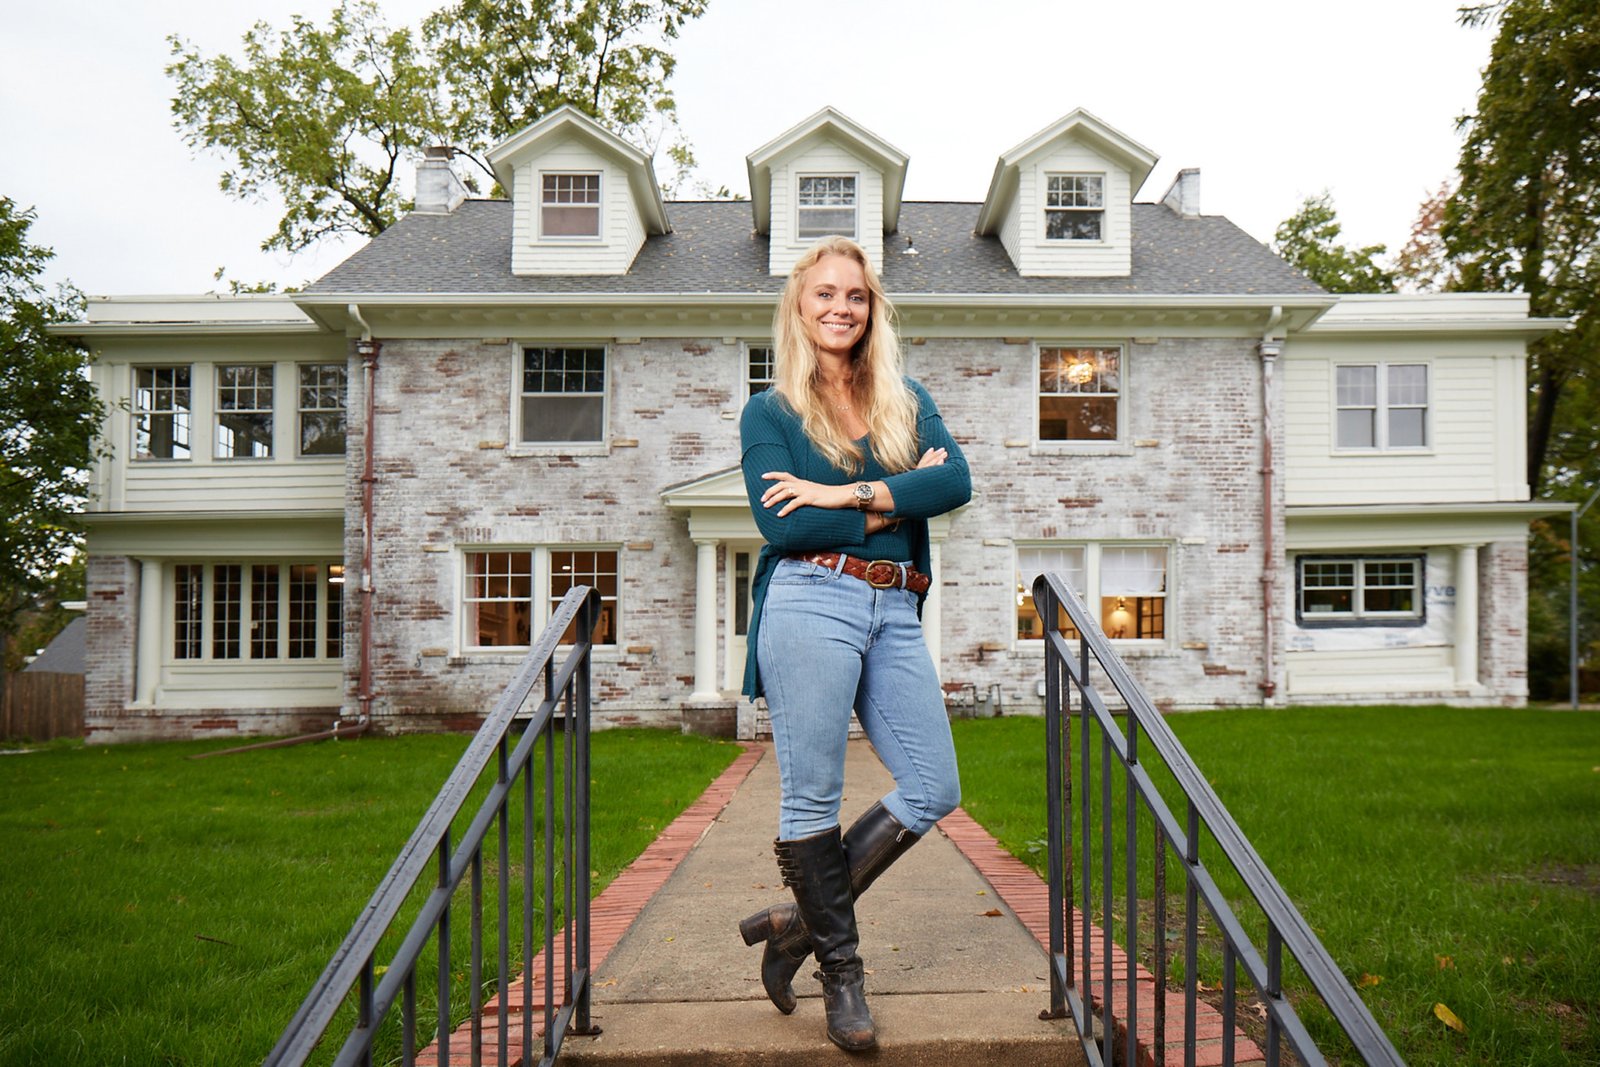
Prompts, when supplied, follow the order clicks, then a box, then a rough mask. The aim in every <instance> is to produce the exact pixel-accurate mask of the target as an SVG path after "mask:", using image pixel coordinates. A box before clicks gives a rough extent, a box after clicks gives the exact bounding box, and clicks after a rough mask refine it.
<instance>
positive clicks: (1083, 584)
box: [1016, 542, 1167, 641]
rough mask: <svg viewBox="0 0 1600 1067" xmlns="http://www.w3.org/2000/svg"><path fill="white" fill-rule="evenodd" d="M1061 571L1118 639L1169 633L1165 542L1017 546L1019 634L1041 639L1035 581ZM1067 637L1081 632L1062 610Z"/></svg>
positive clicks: (1151, 638) (1061, 623)
mask: <svg viewBox="0 0 1600 1067" xmlns="http://www.w3.org/2000/svg"><path fill="white" fill-rule="evenodd" d="M1046 571H1049V572H1052V573H1055V574H1059V575H1060V576H1061V577H1062V579H1063V580H1064V581H1065V582H1066V584H1067V585H1068V586H1069V587H1070V588H1071V589H1072V591H1073V592H1075V593H1077V594H1078V596H1079V597H1080V598H1081V599H1082V600H1083V602H1084V604H1085V606H1087V607H1088V608H1089V609H1090V610H1092V611H1098V614H1099V622H1100V628H1101V629H1102V630H1103V631H1105V634H1106V636H1107V637H1109V638H1111V639H1112V640H1114V641H1158V640H1165V638H1166V636H1167V622H1166V619H1167V546H1166V545H1163V544H1157V545H1151V544H1100V543H1096V542H1088V543H1080V544H1067V543H1055V544H1033V545H1025V544H1019V545H1018V546H1017V566H1016V612H1017V615H1016V620H1017V629H1016V638H1017V640H1018V641H1038V640H1042V639H1043V637H1044V629H1043V623H1042V622H1041V620H1040V619H1039V614H1038V611H1037V609H1036V608H1035V607H1034V602H1033V583H1034V579H1036V578H1038V577H1039V575H1040V574H1043V573H1045V572H1046ZM1056 626H1057V629H1058V630H1060V632H1061V634H1062V635H1063V636H1064V637H1068V638H1072V637H1076V636H1078V632H1077V630H1076V629H1075V628H1074V627H1073V626H1072V624H1071V622H1070V621H1069V620H1068V618H1067V615H1066V612H1065V611H1062V612H1061V613H1060V614H1059V617H1058V618H1057V620H1056Z"/></svg>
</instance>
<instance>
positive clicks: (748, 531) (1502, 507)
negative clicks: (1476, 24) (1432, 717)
mask: <svg viewBox="0 0 1600 1067" xmlns="http://www.w3.org/2000/svg"><path fill="white" fill-rule="evenodd" d="M490 160H491V162H492V165H493V166H494V168H495V171H496V175H497V177H498V178H499V181H500V184H501V186H502V187H503V188H504V189H505V190H507V191H508V194H509V196H508V198H507V199H502V200H482V199H466V198H465V197H464V194H463V192H462V190H461V188H460V185H459V183H458V182H457V180H456V178H455V175H454V173H453V171H452V170H451V166H452V164H451V162H450V161H449V160H448V159H447V158H444V156H443V155H442V154H437V155H435V156H434V157H432V158H430V159H428V160H427V161H425V162H424V164H423V166H422V167H421V168H420V169H419V174H418V199H417V208H416V210H415V211H414V212H413V213H412V214H410V215H409V216H407V217H406V218H404V219H402V220H401V221H400V222H399V223H397V224H396V225H395V226H393V227H392V228H390V229H389V230H387V231H386V232H384V233H383V234H382V235H381V236H380V237H378V238H376V239H374V240H373V241H372V242H371V243H370V244H368V245H367V246H366V247H364V248H363V249H361V250H360V251H359V252H357V253H356V254H355V255H353V256H352V257H350V259H348V260H347V261H346V262H344V263H343V264H341V265H340V266H338V267H337V268H335V269H334V270H332V271H331V272H329V273H328V274H327V275H326V276H325V277H323V278H321V279H320V280H318V281H317V282H316V283H315V284H313V285H311V286H310V287H309V288H307V289H306V290H305V291H303V292H300V293H297V294H294V295H293V296H290V297H278V296H271V297H236V298H232V297H215V296H208V297H172V298H148V297H141V298H127V299H119V298H100V299H95V300H92V301H91V302H90V308H89V313H88V316H87V321H85V322H83V323H75V324H69V325H67V326H63V327H61V328H60V329H61V331H62V332H64V333H69V334H73V335H77V336H82V337H84V338H85V339H86V340H88V341H89V342H90V343H91V345H92V346H93V348H94V350H95V352H96V356H97V363H96V365H95V369H94V375H95V380H96V382H97V383H98V385H99V387H100V389H101V391H102V393H103V395H104V396H105V397H106V399H108V400H111V401H113V402H116V406H114V407H113V408H112V413H111V415H110V419H109V423H108V426H107V440H108V441H109V443H110V445H111V446H112V454H111V455H110V456H109V457H108V458H107V459H106V460H105V461H104V462H103V463H102V464H101V465H100V467H99V468H98V470H97V471H96V479H95V489H94V496H93V501H92V503H91V505H90V515H89V531H90V532H89V541H88V544H89V553H90V565H89V600H90V609H89V614H88V625H89V637H88V645H89V670H88V686H87V690H88V695H87V706H88V713H87V714H88V723H89V728H90V730H91V738H92V739H95V740H108V739H120V738H138V737H151V736H195V735H205V734H212V733H241V734H249V733H266V732H276V733H281V732H289V731H293V730H297V729H301V728H321V727H326V726H327V725H329V723H330V722H331V721H332V720H333V719H334V718H335V717H338V716H344V717H354V716H359V715H370V717H371V719H372V721H373V723H374V724H375V725H376V726H378V727H380V728H383V729H392V730H401V729H415V728H426V727H433V726H438V725H457V724H464V723H469V722H471V721H473V720H475V718H476V717H477V716H478V715H480V714H481V713H482V712H483V711H484V710H485V708H486V707H487V706H488V704H489V702H490V701H491V700H492V699H493V697H494V695H495V694H496V693H497V692H498V690H499V689H500V687H501V686H502V685H503V684H504V683H505V681H506V680H507V678H508V676H509V674H510V672H511V670H512V667H513V665H514V664H515V663H516V662H517V660H518V656H519V654H518V650H519V648H520V647H521V646H524V645H526V644H527V643H528V641H529V640H530V635H532V634H536V633H538V632H539V630H540V628H541V626H542V625H543V623H544V621H545V619H546V618H547V616H548V614H549V611H550V605H551V603H552V602H553V601H554V600H557V599H559V597H560V596H561V594H562V592H563V591H564V590H565V589H566V588H567V587H568V586H569V585H571V584H572V583H574V582H582V583H587V584H593V585H597V586H598V587H599V588H600V590H601V591H602V593H603V595H604V597H605V603H606V613H605V618H604V620H603V622H602V625H601V628H600V634H599V636H600V640H601V642H602V644H601V647H600V648H599V650H598V651H597V652H596V655H595V659H596V664H595V680H596V686H597V696H598V698H599V706H600V713H601V716H602V718H603V719H604V720H605V721H609V722H630V721H637V722H647V723H673V724H682V725H684V726H685V727H686V728H690V729H699V730H709V731H717V732H731V731H732V730H733V729H734V724H735V719H736V710H737V709H738V708H739V705H740V701H739V698H738V696H737V689H738V680H739V678H740V676H741V673H742V666H743V662H744V657H745V655H746V650H745V647H744V632H745V627H746V623H747V615H748V583H749V577H750V573H751V569H752V562H753V557H754V555H755V553H756V551H757V550H758V548H759V536H758V534H757V532H756V528H755V525H754V523H753V522H752V521H751V519H750V517H749V514H748V510H747V505H746V502H745V499H744V491H743V487H742V484H741V481H740V479H739V477H738V474H737V470H736V466H737V464H738V461H739V447H738V421H737V420H738V414H739V411H740V408H741V406H742V405H743V403H744V402H745V400H746V398H747V397H748V396H749V395H750V393H751V392H752V391H754V390H759V389H762V388H765V387H766V385H767V382H768V379H769V375H770V350H769V348H768V345H769V343H770V339H771V335H770V328H771V327H770V323H771V317H772V311H773V308H774V306H775V303H776V297H777V294H778V292H779V290H780V289H781V287H782V285H783V281H784V277H785V274H786V272H787V270H788V267H789V265H790V264H791V263H792V262H793V261H794V259H795V258H796V257H797V256H798V255H799V253H800V252H801V251H802V250H803V249H804V248H805V247H806V246H807V245H808V244H809V243H810V242H811V241H812V240H813V239H814V238H815V237H817V236H820V235H822V234H826V233H836V232H842V233H846V234H850V235H852V236H854V237H855V238H856V239H857V240H858V241H860V242H861V243H862V244H863V245H864V246H865V247H866V248H867V250H868V252H869V254H870V256H871V257H872V259H873V261H874V263H875V264H877V265H878V267H879V269H880V270H881V273H882V276H883V279H884V283H885V285H886V287H887V288H888V290H889V292H890V294H891V295H892V297H893V298H894V299H895V301H896V302H897V304H898V307H899V311H900V317H901V321H900V325H901V332H902V335H903V337H904V340H905V351H906V357H907V365H908V369H909V372H910V373H911V374H912V375H914V376H915V377H917V378H919V379H920V380H921V381H923V382H924V383H925V384H926V385H927V386H928V388H929V389H930V390H931V392H932V394H933V396H934V397H935V398H936V399H937V401H938V402H939V404H940V405H941V407H942V409H943V412H944V416H945V420H946V422H947V423H948V424H949V426H950V428H951V430H952V432H953V433H954V434H955V435H956V437H957V438H958V439H959V440H960V441H961V443H962V447H963V448H964V449H965V451H966V454H967V457H968V460H969V462H970V464H971V467H972V471H973V481H974V487H975V492H974V499H973V501H972V503H971V504H969V505H968V506H967V507H966V508H964V509H962V510H961V511H960V512H958V513H956V514H954V515H951V516H946V517H945V518H943V519H941V520H939V521H937V522H935V523H934V525H933V535H934V539H935V540H934V555H933V568H934V572H935V575H934V577H935V584H934V589H933V592H932V594H931V595H930V597H929V600H928V603H927V605H926V612H925V615H924V625H925V627H926V630H927V634H928V640H929V644H930V646H931V647H932V649H933V652H934V655H935V660H936V662H937V663H938V665H939V670H940V672H941V675H942V677H943V679H944V682H945V685H946V688H947V690H948V691H949V692H950V698H951V702H952V704H953V705H960V706H970V707H973V708H974V709H975V710H977V711H979V712H983V711H996V710H1000V709H1002V708H1003V709H1004V710H1006V711H1008V712H1009V711H1014V710H1026V709H1036V708H1037V707H1038V706H1039V702H1040V701H1039V687H1040V685H1041V684H1042V642H1041V640H1040V637H1039V634H1040V630H1039V624H1038V622H1037V620H1036V618H1035V617H1034V615H1033V610H1032V604H1031V600H1030V598H1029V594H1028V591H1029V588H1030V585H1031V581H1032V578H1033V576H1034V575H1035V574H1037V573H1038V572H1039V571H1040V570H1042V569H1050V570H1056V571H1060V572H1062V573H1063V574H1065V575H1067V576H1068V578H1069V579H1070V580H1071V581H1072V582H1073V583H1074V585H1075V586H1076V588H1077V589H1078V590H1079V591H1080V592H1081V593H1082V595H1083V596H1084V597H1085V598H1086V600H1087V602H1088V603H1089V604H1090V605H1091V606H1093V607H1094V608H1095V609H1097V610H1098V611H1099V613H1100V618H1101V621H1102V624H1103V625H1104V627H1105V629H1106V631H1107V633H1108V634H1109V635H1110V636H1111V637H1112V638H1113V640H1114V641H1115V643H1116V644H1117V646H1118V647H1119V648H1121V649H1122V651H1123V652H1124V654H1125V655H1126V656H1127V657H1128V658H1129V659H1130V661H1131V663H1132V664H1133V669H1134V671H1135V673H1136V675H1137V676H1138V677H1139V679H1140V680H1141V681H1142V682H1143V684H1144V685H1145V687H1146V688H1147V689H1148V691H1149V692H1150V694H1151V695H1152V697H1153V698H1154V699H1155V700H1156V701H1157V702H1158V703H1159V704H1161V705H1163V706H1170V707H1179V708H1190V707H1210V706H1218V705H1240V704H1262V703H1266V704H1284V703H1296V702H1300V703H1307V702H1314V703H1324V702H1331V701H1376V700H1385V701H1390V700H1393V701H1449V702H1454V703H1475V704H1505V705H1515V704H1519V703H1521V702H1522V701H1523V700H1524V698H1525V695H1526V684H1525V674H1524V671H1525V642H1524V637H1523V627H1524V616H1525V605H1526V582H1527V577H1526V552H1525V541H1526V530H1527V523H1528V520H1529V519H1530V518H1531V517H1532V516H1534V515H1536V514H1539V513H1541V509H1540V508H1539V507H1538V506H1537V505H1535V504H1532V503H1530V502H1529V500H1528V491H1527V485H1526V483H1525V479H1524V475H1523V470H1524V461H1523V457H1524V446H1523V440H1524V432H1523V419H1524V402H1523V398H1524V394H1525V382H1524V346H1525V343H1526V342H1527V340H1528V339H1529V338H1531V337H1534V336H1537V335H1539V333H1541V332H1543V331H1546V330H1549V329H1552V328H1554V326H1555V325H1557V324H1554V323H1551V322H1548V321H1538V320H1532V319H1530V318H1529V317H1528V315H1527V306H1526V301H1525V300H1524V299H1523V298H1522V297H1520V296H1504V295H1471V296H1468V295H1451V296H1422V297H1413V296H1372V297H1343V298H1340V297H1336V296H1333V295H1331V294H1329V293H1326V292H1324V291H1323V290H1322V289H1320V288H1318V287H1317V286H1316V285H1314V284H1312V283H1311V282H1309V281H1307V280H1306V279H1305V278H1304V277H1302V276H1301V275H1299V274H1297V273H1296V272H1295V271H1293V270H1292V269H1290V268H1289V267H1288V266H1287V265H1286V264H1285V263H1284V262H1282V261H1281V260H1279V259H1278V258H1277V257H1275V256H1274V255H1273V254H1272V253H1271V252H1270V251H1269V250H1267V249H1266V248H1264V247H1263V246H1262V245H1260V244H1259V243H1258V242H1256V241H1255V240H1253V239H1251V238H1250V237H1249V236H1248V235H1246V234H1245V233H1243V232H1242V231H1241V230H1239V229H1238V228H1237V227H1235V226H1234V225H1233V224H1231V223H1230V222H1228V221H1227V220H1226V219H1224V218H1221V217H1217V216H1209V215H1204V214H1202V213H1201V212H1200V208H1199V202H1198V197H1199V175H1198V172H1195V171H1184V172H1182V173H1181V174H1180V175H1179V178H1178V180H1177V181H1176V182H1175V183H1174V184H1173V186H1172V189H1171V191H1170V192H1169V193H1168V194H1167V195H1166V197H1165V198H1164V199H1163V200H1162V201H1161V202H1159V203H1136V202H1134V200H1133V195H1134V192H1135V191H1136V190H1137V189H1138V188H1139V187H1140V186H1141V185H1142V184H1143V182H1144V181H1145V179H1146V177H1147V176H1148V175H1149V173H1150V171H1151V170H1152V168H1153V167H1154V165H1155V162H1156V157H1155V155H1154V154H1153V153H1152V152H1151V151H1150V150H1149V149H1147V148H1145V147H1143V146H1142V145H1140V144H1138V143H1137V142H1135V141H1133V140H1132V139H1130V138H1129V137H1127V136H1126V135H1124V134H1122V133H1120V132H1119V131H1117V130H1115V129H1113V128H1112V127H1110V126H1109V125H1107V124H1105V123H1104V122H1102V121H1101V120H1099V119H1097V118H1096V117H1094V116H1092V115H1090V114H1088V113H1086V112H1083V111H1074V112H1073V113H1071V114H1070V115H1067V116H1066V117H1065V118H1063V119H1061V120H1060V121H1059V122H1057V123H1055V124H1053V125H1051V126H1050V127H1049V128H1047V129H1045V130H1042V131H1040V132H1038V133H1037V134H1035V135H1033V136H1032V137H1029V138H1028V139H1027V140H1025V141H1023V142H1022V143H1020V144H1018V145H1017V146H1016V147H1014V148H1012V149H1010V150H1009V151H1006V152H1004V153H1003V154H1001V155H1000V156H999V158H998V161H997V162H996V165H995V169H994V177H993V180H992V181H991V183H990V185H989V188H988V190H987V192H986V193H985V194H984V197H983V199H982V201H981V202H963V203H917V202H905V201H903V200H902V198H901V190H902V188H903V185H904V179H905V173H906V167H907V165H908V160H907V157H906V156H905V155H904V154H903V153H901V152H900V151H899V150H897V149H896V148H895V147H894V146H893V145H891V144H889V143H888V142H886V141H884V140H883V139H882V138H880V137H879V136H878V135H876V134H875V133H872V132H870V131H868V130H865V129H863V128H862V127H860V126H859V125H857V124H856V123H854V122H852V121H851V120H850V119H848V118H846V117H845V116H843V115H840V114H839V113H837V112H835V111H833V110H832V109H824V110H823V111H820V112H818V113H817V114H815V115H813V116H812V117H810V118H808V119H806V120H805V121H803V122H801V123H800V124H799V125H797V126H795V127H793V128H792V129H790V130H788V131H787V132H784V133H783V134H781V135H780V136H778V137H777V138H776V139H774V140H772V141H770V142H768V143H767V144H765V145H763V146H762V147H760V148H758V149H756V150H755V151H754V152H753V153H752V154H751V155H750V156H749V157H748V162H749V178H750V189H749V194H750V199H749V200H748V201H719V202H709V203H706V202H697V203H679V202H673V203H666V202H663V200H662V197H661V194H660V192H659V190H658V188H657V185H656V180H655V176H654V172H653V170H652V166H651V162H650V160H649V158H648V157H646V156H645V155H644V154H643V153H641V152H640V151H638V150H637V149H636V148H634V147H633V146H631V145H629V144H627V143H625V142H623V141H622V140H620V139H619V138H617V137H616V136H614V135H613V134H611V133H610V132H608V131H607V130H605V129H603V128H601V127H600V126H598V125H596V124H595V123H594V122H593V121H591V120H590V119H588V118H586V117H585V116H583V115H582V114H580V113H578V112H576V111H574V110H570V109H563V110H561V111H558V112H556V113H554V114H552V115H550V116H548V117H546V118H545V119H543V120H542V121H540V122H539V123H537V124H536V125H534V126H532V127H530V128H528V129H526V130H524V131H522V132H521V133H519V134H517V135H516V136H514V137H512V138H510V139H509V140H507V141H506V142H504V143H503V144H501V145H500V146H498V147H497V148H496V149H494V150H493V152H492V153H491V154H490ZM369 463H370V467H369ZM369 470H370V477H369V475H368V471H369ZM745 721H746V723H747V724H748V719H746V720H745Z"/></svg>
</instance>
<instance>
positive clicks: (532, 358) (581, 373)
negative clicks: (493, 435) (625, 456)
mask: <svg viewBox="0 0 1600 1067" xmlns="http://www.w3.org/2000/svg"><path fill="white" fill-rule="evenodd" d="M521 402H522V411H521V415H522V431H521V433H522V441H523V442H524V443H526V444H585V443H587V444H599V443H601V442H603V441H604V440H605V413H606V350H605V349H604V348H569V347H559V348H556V347H539V348H531V347H530V348H524V349H523V350H522V394H521Z"/></svg>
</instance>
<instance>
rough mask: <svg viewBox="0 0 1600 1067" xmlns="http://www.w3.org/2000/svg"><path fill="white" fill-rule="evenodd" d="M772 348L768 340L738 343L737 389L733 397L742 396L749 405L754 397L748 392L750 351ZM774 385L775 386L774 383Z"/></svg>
mask: <svg viewBox="0 0 1600 1067" xmlns="http://www.w3.org/2000/svg"><path fill="white" fill-rule="evenodd" d="M772 347H773V344H772V342H771V341H770V340H765V341H761V340H753V339H752V340H745V341H741V342H740V343H739V389H738V392H737V393H735V394H734V395H736V396H742V397H743V398H744V401H745V403H749V401H750V398H751V397H752V396H754V395H755V394H754V393H752V392H751V391H750V350H751V349H752V348H769V349H770V348H772ZM774 358H776V353H774ZM774 384H776V382H774ZM767 388H769V389H770V388H772V386H770V385H769V386H768V387H767Z"/></svg>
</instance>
